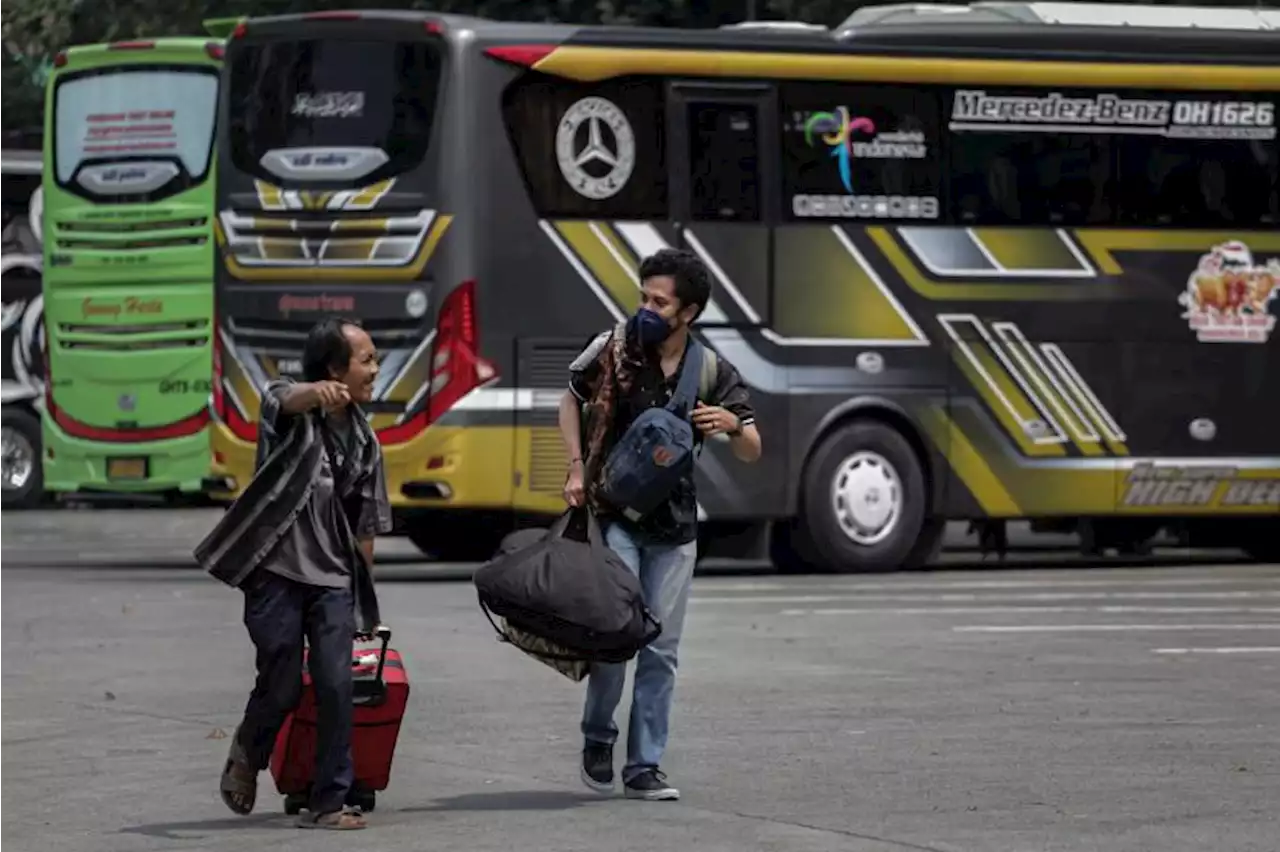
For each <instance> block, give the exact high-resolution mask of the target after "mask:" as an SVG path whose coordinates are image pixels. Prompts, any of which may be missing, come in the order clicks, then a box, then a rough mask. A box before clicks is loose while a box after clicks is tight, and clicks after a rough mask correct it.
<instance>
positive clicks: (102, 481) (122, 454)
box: [41, 417, 209, 494]
mask: <svg viewBox="0 0 1280 852" xmlns="http://www.w3.org/2000/svg"><path fill="white" fill-rule="evenodd" d="M41 425H42V429H41V431H42V433H43V438H44V487H45V490H47V491H55V492H77V491H110V492H115V493H128V494H141V493H150V492H156V491H180V492H182V493H192V494H194V493H198V492H200V491H201V487H202V482H203V480H204V478H205V477H206V476H208V475H209V433H208V432H207V431H206V430H201V431H199V432H197V433H195V434H194V435H186V436H184V437H182V438H170V439H168V440H164V441H148V442H145V443H137V444H117V443H105V442H100V441H86V440H83V439H81V438H73V437H71V436H70V435H67V434H66V433H65V432H63V431H62V430H61V429H59V428H58V427H57V425H55V424H54V423H52V422H51V421H50V419H49V418H48V417H44V418H41Z"/></svg>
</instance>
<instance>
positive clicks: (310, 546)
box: [258, 382, 391, 588]
mask: <svg viewBox="0 0 1280 852" xmlns="http://www.w3.org/2000/svg"><path fill="white" fill-rule="evenodd" d="M288 387H289V384H288V383H284V382H280V383H276V382H273V383H272V384H271V385H269V386H268V387H267V389H266V393H265V394H264V395H263V396H264V399H263V403H264V405H263V416H264V418H265V417H267V416H268V415H269V414H272V413H274V415H275V422H274V423H271V424H264V425H266V426H269V427H270V428H262V427H261V426H260V432H259V439H258V440H259V441H263V440H266V441H271V440H274V439H275V437H276V436H279V435H284V434H287V432H288V429H289V423H288V420H289V417H290V415H287V414H285V413H284V412H283V411H281V410H280V401H281V399H282V397H283V395H284V393H285V392H286V391H287V389H288ZM268 395H270V397H271V399H270V400H268V399H267V396H268ZM363 416H364V415H363V414H362V413H361V412H360V410H359V409H358V408H356V407H355V406H354V405H353V406H351V407H350V408H349V409H348V412H347V416H346V417H332V416H329V415H322V417H321V419H322V421H323V423H324V427H323V428H327V429H329V430H330V433H331V435H332V437H333V440H332V441H331V442H329V443H330V446H332V448H333V450H334V451H335V452H336V454H337V458H333V457H331V453H330V450H329V448H328V447H326V449H325V452H324V460H323V462H322V463H321V465H320V473H319V475H318V477H317V479H316V482H315V485H314V487H313V488H312V490H311V497H310V499H308V500H307V504H306V506H305V507H303V509H302V511H301V512H299V513H298V515H297V517H296V519H295V520H294V522H293V524H292V525H290V527H289V529H288V530H287V531H286V532H285V533H284V535H283V536H282V537H281V538H280V542H279V544H277V545H276V546H275V548H273V549H272V551H271V552H270V553H269V554H267V556H266V558H265V560H264V561H263V563H262V567H263V568H266V569H267V570H268V571H272V572H274V573H276V574H279V575H280V576H282V577H286V578H288V579H290V580H293V581H295V582H298V583H304V584H306V585H309V586H325V587H329V588H347V587H348V586H350V584H351V565H350V561H349V560H350V559H351V556H350V554H352V553H353V552H354V548H355V547H356V542H355V541H354V540H353V537H354V539H362V538H372V537H373V536H376V535H381V534H385V533H388V532H391V502H390V500H389V499H388V497H387V481H386V474H385V471H384V470H383V464H382V451H381V448H378V449H377V451H376V457H377V463H376V465H375V467H374V469H373V471H371V472H370V473H368V474H367V475H365V476H364V477H363V479H362V481H361V482H360V483H359V484H358V486H357V489H358V493H357V495H356V496H355V497H353V499H352V500H350V501H349V504H350V505H349V507H348V508H349V509H350V512H351V514H350V515H349V516H348V518H345V519H344V517H343V512H344V508H343V501H342V500H341V499H340V497H339V495H338V490H337V484H336V482H335V479H334V466H335V464H336V465H337V466H338V467H339V469H342V466H343V465H345V463H346V460H347V457H348V456H350V455H352V454H355V456H356V457H357V458H359V457H360V451H361V450H362V449H363V448H364V447H366V446H367V442H369V441H373V442H374V443H375V444H376V440H377V439H376V438H374V437H373V433H372V432H371V430H369V429H367V428H358V427H357V424H355V423H354V422H353V421H352V419H351V418H353V417H363ZM361 425H363V424H361ZM270 452H271V448H270V447H269V446H268V447H267V448H265V454H266V455H269V454H270Z"/></svg>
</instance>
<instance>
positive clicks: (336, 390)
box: [311, 381, 351, 409]
mask: <svg viewBox="0 0 1280 852" xmlns="http://www.w3.org/2000/svg"><path fill="white" fill-rule="evenodd" d="M311 392H312V393H313V394H315V400H316V403H315V404H316V405H318V406H320V407H321V408H328V409H334V408H341V407H343V406H344V405H346V404H347V403H349V402H351V394H350V393H349V392H348V391H347V386H346V385H344V384H343V383H342V382H331V381H323V382H312V384H311Z"/></svg>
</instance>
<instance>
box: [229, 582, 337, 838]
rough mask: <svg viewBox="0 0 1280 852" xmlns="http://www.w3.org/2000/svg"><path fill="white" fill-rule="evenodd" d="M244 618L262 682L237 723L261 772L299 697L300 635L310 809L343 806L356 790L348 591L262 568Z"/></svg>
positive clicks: (249, 590) (249, 587) (249, 586)
mask: <svg viewBox="0 0 1280 852" xmlns="http://www.w3.org/2000/svg"><path fill="white" fill-rule="evenodd" d="M244 593H245V596H244V623H245V626H246V627H248V628H249V638H250V639H252V640H253V644H254V647H256V648H257V651H258V655H257V656H258V659H257V665H258V680H257V682H256V683H255V684H254V687H253V692H252V693H250V695H249V703H248V704H247V705H246V706H245V708H244V721H243V722H242V723H241V725H240V745H241V746H242V747H243V748H244V750H245V752H246V753H247V754H248V756H249V760H250V762H251V763H252V764H253V766H254V768H256V769H258V770H263V769H266V768H267V766H268V764H269V763H270V761H271V749H272V747H273V746H274V745H275V741H276V736H277V735H278V734H279V733H280V728H281V726H282V725H284V720H285V719H286V718H287V717H288V715H289V713H290V711H292V710H293V709H294V708H295V707H297V706H298V700H299V699H300V698H301V696H302V648H303V639H304V638H305V639H306V641H307V643H308V644H309V645H310V647H311V651H310V655H309V657H308V662H307V667H308V668H309V669H310V671H311V682H312V684H313V685H314V687H315V691H316V711H317V716H318V718H317V730H316V768H315V781H314V784H313V786H312V788H311V801H310V803H309V805H308V808H309V809H310V811H311V812H312V813H329V812H332V811H337V810H341V809H342V807H343V804H344V802H345V800H346V797H347V791H348V790H350V789H351V784H352V781H353V778H354V768H353V766H352V763H351V716H352V703H351V700H352V694H351V690H352V687H351V649H352V645H353V643H354V641H355V615H354V612H353V610H352V599H351V590H350V589H327V588H323V587H321V586H308V585H304V584H302V583H298V582H295V581H293V580H289V579H286V578H284V577H281V576H279V575H278V574H273V573H271V572H270V571H267V570H265V569H261V568H260V569H258V570H257V571H255V572H254V575H253V576H252V577H250V578H249V581H248V582H247V583H246V585H245V587H244Z"/></svg>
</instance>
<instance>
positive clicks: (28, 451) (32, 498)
mask: <svg viewBox="0 0 1280 852" xmlns="http://www.w3.org/2000/svg"><path fill="white" fill-rule="evenodd" d="M0 418H3V432H4V435H3V444H4V446H3V474H2V475H3V480H4V482H3V485H4V496H3V501H4V503H3V505H4V508H6V509H32V508H35V507H36V506H38V505H39V504H40V502H41V501H42V500H43V499H44V458H43V453H44V451H43V449H42V446H41V429H40V417H39V415H38V414H36V413H35V412H34V411H33V410H31V409H30V408H28V407H27V406H25V405H21V404H7V405H5V406H4V409H3V411H2V412H0Z"/></svg>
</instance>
